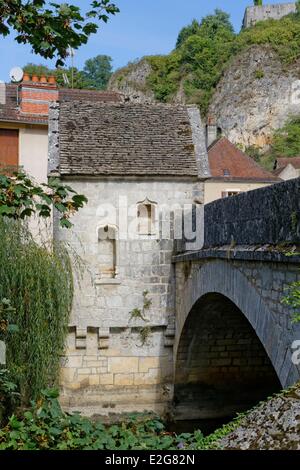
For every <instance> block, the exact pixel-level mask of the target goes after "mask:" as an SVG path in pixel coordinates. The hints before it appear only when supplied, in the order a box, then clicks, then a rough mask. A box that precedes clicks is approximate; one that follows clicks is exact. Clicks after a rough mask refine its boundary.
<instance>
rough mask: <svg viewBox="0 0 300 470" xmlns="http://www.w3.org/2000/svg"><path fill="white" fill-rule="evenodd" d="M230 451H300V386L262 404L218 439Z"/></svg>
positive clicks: (221, 445) (219, 443)
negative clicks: (238, 424)
mask: <svg viewBox="0 0 300 470" xmlns="http://www.w3.org/2000/svg"><path fill="white" fill-rule="evenodd" d="M218 445H220V447H221V448H223V449H228V450H255V449H256V450H300V386H299V384H298V386H297V387H295V388H294V389H292V390H291V391H290V392H288V393H286V394H284V395H282V396H278V397H275V398H273V399H271V400H269V401H268V402H266V403H264V404H262V405H261V406H259V407H258V408H256V409H255V410H253V411H252V412H251V413H249V415H248V416H247V417H246V418H245V419H243V421H242V423H241V425H240V426H239V427H238V428H237V429H236V430H235V431H234V432H232V433H230V434H229V435H228V436H226V437H225V438H223V439H221V440H220V441H219V442H218Z"/></svg>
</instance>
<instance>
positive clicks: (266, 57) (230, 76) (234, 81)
mask: <svg viewBox="0 0 300 470" xmlns="http://www.w3.org/2000/svg"><path fill="white" fill-rule="evenodd" d="M299 74H300V62H299V61H298V62H297V63H295V64H293V65H290V66H284V65H283V64H282V62H281V60H280V59H279V57H278V56H277V54H276V53H275V52H274V51H273V50H272V49H271V48H270V47H266V46H252V47H251V48H249V49H247V50H245V51H244V52H242V53H241V54H239V55H238V56H236V57H235V58H234V59H233V60H232V62H231V64H229V66H228V67H227V69H226V71H225V73H224V76H223V77H222V79H221V81H220V82H219V84H218V86H217V89H216V91H215V93H214V95H213V98H212V102H211V105H210V108H209V114H210V115H214V116H215V117H216V119H217V123H218V126H219V127H220V128H221V129H222V131H223V132H224V134H225V135H226V136H227V137H228V138H229V140H231V141H232V142H233V143H235V144H240V145H242V146H243V147H244V148H245V147H249V146H252V145H253V146H258V147H260V148H262V149H266V148H267V147H268V144H269V143H270V140H271V137H272V134H273V132H274V129H278V128H280V127H282V126H283V125H284V124H285V122H286V121H287V120H288V118H289V117H290V116H292V115H298V114H299V113H300V81H299V76H300V75H299Z"/></svg>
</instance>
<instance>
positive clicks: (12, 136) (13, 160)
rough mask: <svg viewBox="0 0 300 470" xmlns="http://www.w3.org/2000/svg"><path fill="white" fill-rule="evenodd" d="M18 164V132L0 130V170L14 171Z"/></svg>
mask: <svg viewBox="0 0 300 470" xmlns="http://www.w3.org/2000/svg"><path fill="white" fill-rule="evenodd" d="M18 164H19V131H18V130H15V129H0V168H1V169H6V170H16V169H17V168H18Z"/></svg>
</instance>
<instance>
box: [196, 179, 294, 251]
mask: <svg viewBox="0 0 300 470" xmlns="http://www.w3.org/2000/svg"><path fill="white" fill-rule="evenodd" d="M299 194H300V178H297V179H295V180H290V181H288V182H284V183H278V184H275V185H273V186H268V187H265V188H261V189H258V190H255V191H249V192H247V193H243V194H240V195H238V196H234V197H232V198H226V199H222V200H218V201H214V202H212V203H210V204H207V205H206V206H205V210H204V229H205V244H204V245H205V247H216V246H223V245H232V248H234V246H235V245H264V244H265V242H266V240H268V243H269V244H274V245H276V244H280V243H290V244H292V243H299V242H300V198H299Z"/></svg>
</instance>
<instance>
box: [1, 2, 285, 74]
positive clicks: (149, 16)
mask: <svg viewBox="0 0 300 470" xmlns="http://www.w3.org/2000/svg"><path fill="white" fill-rule="evenodd" d="M65 1H68V2H69V3H73V4H77V5H80V6H81V7H83V8H86V7H87V6H88V4H89V3H90V2H89V0H84V1H83V0H77V1H76V0H65ZM114 1H115V3H116V4H117V5H118V6H119V8H120V10H121V13H119V14H118V15H117V16H115V17H112V18H111V20H110V21H109V23H108V24H106V25H103V26H102V27H101V29H100V31H99V33H98V34H96V35H94V36H92V37H91V39H90V41H89V43H88V44H87V45H85V46H83V47H81V49H80V50H78V51H76V54H75V66H77V67H78V68H81V67H83V65H84V62H85V60H86V59H88V58H90V57H94V56H96V55H98V54H108V55H110V56H111V57H112V58H113V66H114V68H118V67H121V66H123V65H126V64H127V63H128V62H129V61H130V60H134V59H136V58H138V57H141V56H143V55H149V54H165V53H168V52H170V51H171V50H172V49H173V48H174V45H175V42H176V38H177V35H178V32H179V30H180V29H181V28H182V27H183V26H185V25H187V24H189V23H190V22H191V20H192V19H193V18H197V19H200V18H202V17H203V16H205V15H207V14H209V13H212V12H213V10H214V9H215V8H221V9H223V10H225V11H227V12H228V13H230V15H231V20H232V23H233V25H234V27H235V29H236V31H238V30H239V29H240V27H241V24H242V19H243V14H244V10H245V8H246V6H248V5H251V4H252V1H251V0H223V1H221V0H219V1H217V0H209V1H208V0H184V1H183V0H114ZM57 3H59V2H57ZM61 3H63V2H61ZM267 3H282V1H276V0H268V2H267ZM13 37H14V36H13V34H12V35H10V36H9V37H8V38H5V39H3V38H2V37H1V36H0V38H1V39H0V80H3V81H8V80H9V75H8V74H9V70H10V69H11V68H12V67H13V66H15V65H18V66H21V67H22V66H23V65H25V64H27V63H28V62H33V63H36V64H41V63H42V64H47V65H49V66H52V65H53V63H51V61H48V62H46V61H45V60H43V59H42V58H40V57H38V56H36V55H33V54H32V53H31V49H30V47H29V46H23V45H19V44H17V43H16V42H15V41H14V40H13Z"/></svg>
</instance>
